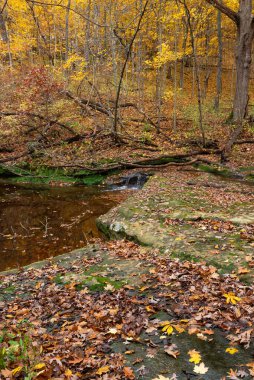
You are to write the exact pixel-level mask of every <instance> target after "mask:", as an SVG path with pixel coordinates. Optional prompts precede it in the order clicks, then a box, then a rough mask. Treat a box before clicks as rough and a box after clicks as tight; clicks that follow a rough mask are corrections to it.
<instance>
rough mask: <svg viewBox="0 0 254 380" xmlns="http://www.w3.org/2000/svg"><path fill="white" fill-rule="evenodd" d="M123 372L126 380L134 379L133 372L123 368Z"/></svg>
mask: <svg viewBox="0 0 254 380" xmlns="http://www.w3.org/2000/svg"><path fill="white" fill-rule="evenodd" d="M123 372H124V375H125V377H126V378H127V379H130V380H132V379H135V375H134V372H133V370H132V369H131V368H130V367H124V369H123Z"/></svg>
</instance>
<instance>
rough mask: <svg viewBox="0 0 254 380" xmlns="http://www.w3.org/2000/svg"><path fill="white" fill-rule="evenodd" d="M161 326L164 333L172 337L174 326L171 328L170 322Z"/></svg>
mask: <svg viewBox="0 0 254 380" xmlns="http://www.w3.org/2000/svg"><path fill="white" fill-rule="evenodd" d="M161 326H162V331H163V332H165V333H167V334H168V335H171V334H172V333H173V331H174V328H173V326H171V324H170V323H169V322H168V321H165V322H162V323H161Z"/></svg>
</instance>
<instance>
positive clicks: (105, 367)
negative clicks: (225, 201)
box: [96, 365, 109, 375]
mask: <svg viewBox="0 0 254 380" xmlns="http://www.w3.org/2000/svg"><path fill="white" fill-rule="evenodd" d="M107 372H109V365H105V366H104V367H101V368H99V369H98V371H97V372H96V375H102V374H103V373H107Z"/></svg>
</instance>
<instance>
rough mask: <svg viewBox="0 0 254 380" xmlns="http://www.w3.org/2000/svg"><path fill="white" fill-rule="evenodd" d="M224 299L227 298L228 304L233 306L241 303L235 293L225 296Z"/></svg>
mask: <svg viewBox="0 0 254 380" xmlns="http://www.w3.org/2000/svg"><path fill="white" fill-rule="evenodd" d="M223 297H225V298H226V302H227V303H231V304H232V305H236V303H237V302H239V301H241V298H240V297H237V296H236V295H235V294H234V293H232V292H229V293H225V294H223Z"/></svg>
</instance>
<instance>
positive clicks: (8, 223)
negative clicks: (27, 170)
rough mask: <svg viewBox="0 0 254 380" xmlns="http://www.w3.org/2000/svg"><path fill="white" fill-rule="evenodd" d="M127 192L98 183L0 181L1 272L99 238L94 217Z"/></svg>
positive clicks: (110, 206)
mask: <svg viewBox="0 0 254 380" xmlns="http://www.w3.org/2000/svg"><path fill="white" fill-rule="evenodd" d="M126 196H127V193H126V192H125V193H124V192H104V191H102V190H101V189H100V188H98V187H97V188H96V187H57V188H47V187H43V186H34V185H33V187H31V186H29V185H26V186H24V185H23V186H16V185H15V186H14V185H10V184H6V183H0V271H2V270H6V269H9V268H13V267H17V266H24V265H27V264H29V263H31V262H34V261H39V260H43V259H45V258H47V257H50V256H55V255H59V254H62V253H65V252H68V251H70V250H73V249H75V248H79V247H82V246H84V245H86V244H87V241H89V239H91V238H94V237H99V232H98V230H97V228H96V224H95V219H96V218H97V217H98V216H99V215H102V214H104V213H106V212H107V211H108V210H109V209H110V208H112V207H113V206H115V205H116V204H118V203H119V202H120V201H122V200H123V199H124V198H126Z"/></svg>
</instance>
